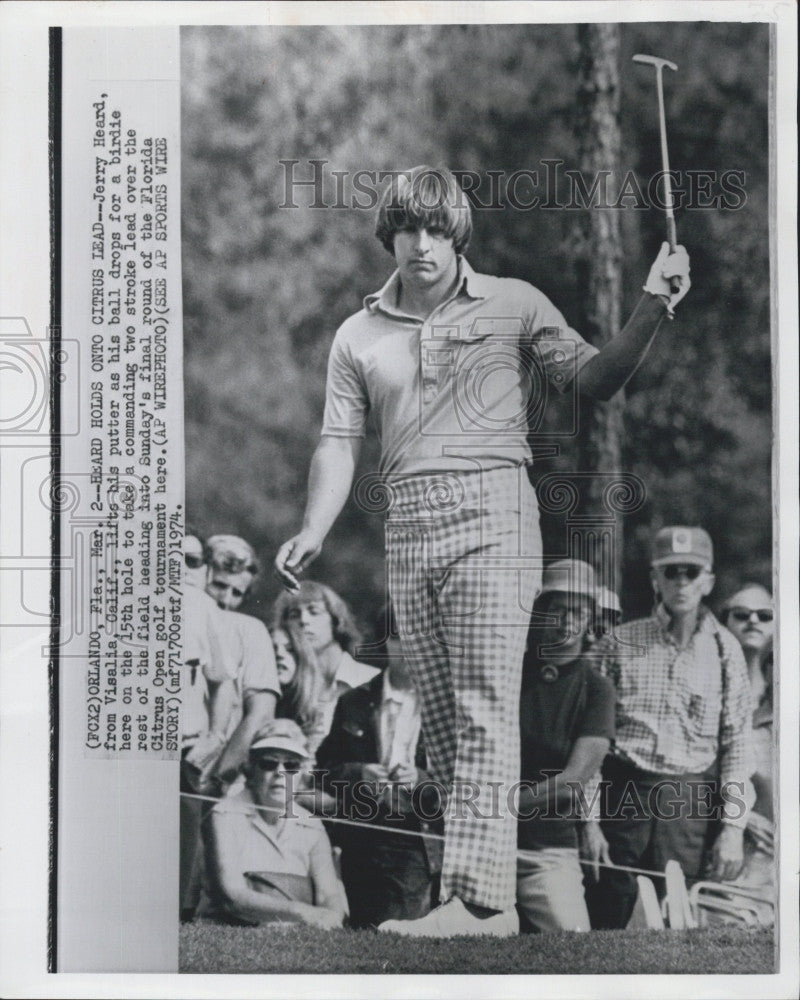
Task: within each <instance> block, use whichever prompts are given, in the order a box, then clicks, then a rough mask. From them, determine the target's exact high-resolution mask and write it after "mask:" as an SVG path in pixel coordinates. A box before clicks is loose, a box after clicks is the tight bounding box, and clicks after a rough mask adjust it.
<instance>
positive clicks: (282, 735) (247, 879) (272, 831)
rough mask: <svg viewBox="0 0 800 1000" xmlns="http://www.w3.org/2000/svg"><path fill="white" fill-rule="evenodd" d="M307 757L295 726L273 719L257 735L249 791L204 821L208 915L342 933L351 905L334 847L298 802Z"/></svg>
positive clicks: (248, 770)
mask: <svg viewBox="0 0 800 1000" xmlns="http://www.w3.org/2000/svg"><path fill="white" fill-rule="evenodd" d="M308 758H309V754H308V747H307V744H306V739H305V736H304V735H303V733H302V731H301V729H300V727H299V726H298V725H297V723H295V722H292V720H291V719H273V720H272V721H271V722H269V723H268V724H267V725H266V726H265V727H264V729H263V730H262V731H261V732H260V733H259V736H258V738H257V739H256V740H255V742H254V743H253V745H252V746H251V748H250V752H249V754H248V759H247V763H246V764H245V765H244V767H243V768H242V771H243V773H244V776H245V787H244V788H243V789H242V790H241V791H240V792H239V793H238V794H231V795H228V796H227V797H226V798H224V799H222V800H221V801H220V802H218V803H217V805H216V806H215V807H214V809H213V811H212V812H211V815H210V817H209V819H208V820H207V822H206V828H205V839H206V852H207V859H208V862H207V863H208V877H209V883H210V895H211V901H212V907H211V908H210V909H209V912H208V913H207V914H206V915H213V916H216V917H218V918H220V919H223V920H226V921H228V922H234V923H245V924H259V923H270V922H275V921H279V922H289V923H303V924H309V925H311V926H314V927H320V928H322V929H332V928H334V927H341V925H342V922H343V920H344V917H345V914H346V913H347V902H346V899H345V894H344V888H343V886H342V884H341V882H340V881H339V878H338V876H337V875H336V869H335V867H334V864H333V855H332V852H331V845H330V841H329V840H328V836H327V834H326V833H325V830H324V828H323V826H322V823H321V821H320V820H319V819H316V818H315V817H313V816H311V815H310V814H309V813H308V812H306V810H305V809H303V808H302V806H299V805H298V804H297V803H296V802H294V799H293V778H294V775H296V774H297V772H298V771H299V770H300V768H301V767H302V766H303V764H304V763H306V762H307V761H308Z"/></svg>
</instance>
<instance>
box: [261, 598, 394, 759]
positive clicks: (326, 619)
mask: <svg viewBox="0 0 800 1000" xmlns="http://www.w3.org/2000/svg"><path fill="white" fill-rule="evenodd" d="M273 624H274V625H275V626H278V627H280V628H284V629H286V631H287V632H288V633H289V635H290V636H291V637H292V640H293V643H294V645H295V648H299V644H301V643H302V642H303V641H305V642H306V643H307V644H308V646H309V647H310V649H311V652H312V653H313V655H314V658H315V661H316V666H317V671H318V673H317V686H316V691H315V698H316V701H317V705H318V707H319V709H320V713H321V714H320V721H319V728H318V731H317V733H316V736H315V739H314V740H312V742H316V744H317V746H318V745H319V743H320V742H321V740H322V739H323V738H324V737H325V736H326V735H327V733H328V732H329V731H330V728H331V723H332V722H333V712H334V709H335V708H336V702H337V699H338V698H339V696H340V695H342V694H344V692H345V691H349V690H350V689H351V688H355V687H359V685H361V684H365V683H366V682H367V681H369V680H371V679H372V678H373V677H374V676H375V675H376V674H377V673H378V670H376V669H375V667H369V666H367V665H366V664H364V663H359V662H358V661H356V660H354V659H353V657H352V653H353V652H354V651H355V647H356V644H357V643H358V642H359V641H360V639H361V635H360V633H359V631H358V629H357V628H356V624H355V622H354V620H353V615H352V612H351V611H350V609H349V608H348V606H347V605H346V604H345V602H344V601H343V600H342V598H341V597H339V595H338V594H336V593H335V592H334V591H333V590H331V588H330V587H326V586H325V584H323V583H314V582H312V581H311V580H305V581H304V582H303V583H301V584H300V588H299V590H298V591H297V592H296V593H291V594H290V593H283V594H281V596H280V597H279V598H278V600H277V601H276V602H275V607H274V610H273Z"/></svg>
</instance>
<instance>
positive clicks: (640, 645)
mask: <svg viewBox="0 0 800 1000" xmlns="http://www.w3.org/2000/svg"><path fill="white" fill-rule="evenodd" d="M713 561H714V551H713V546H712V543H711V538H710V537H709V535H708V533H707V532H706V531H704V530H703V529H702V528H698V527H685V526H673V527H668V528H662V529H661V531H659V532H658V533H657V534H656V536H655V539H654V541H653V549H652V558H651V567H652V570H651V580H652V584H653V589H654V591H655V596H656V608H655V612H654V614H653V615H652V616H651V617H649V618H643V619H639V620H637V621H633V622H628V623H627V624H625V625H620V626H619V627H618V628H617V632H616V637H614V636H607V637H606V638H605V639H604V640H603V641H602V642H601V643H599V644H598V645H597V646H596V647H595V648H596V651H597V653H596V655H598V656H600V657H601V662H600V669H601V672H602V673H604V674H605V675H606V676H608V677H609V678H610V679H611V680H612V681H613V683H614V686H615V687H616V691H617V720H616V722H617V733H616V740H615V747H614V754H613V756H612V757H609V758H608V759H607V761H606V764H605V766H604V768H603V777H604V778H605V779H606V780H608V781H609V782H610V784H609V787H608V794H607V795H606V796H604V803H603V804H604V807H605V817H604V822H603V829H604V832H605V835H606V838H607V839H608V843H609V849H610V853H611V858H612V860H613V861H614V863H615V864H619V865H628V866H634V867H644V868H647V869H651V870H655V871H663V870H664V868H665V865H666V862H667V861H669V860H671V859H675V860H677V861H678V862H679V863H680V865H681V867H682V869H683V872H684V875H685V876H686V877H687V878H688V879H696V878H698V877H699V876H700V875H701V874H705V875H707V876H709V877H711V878H714V879H719V880H729V879H733V878H735V877H736V875H737V874H738V872H739V870H740V868H741V865H742V858H743V855H742V833H743V829H744V826H745V824H746V820H747V816H746V805H745V801H744V797H743V795H744V789H745V783H746V781H747V774H748V766H747V764H748V761H747V758H748V739H749V716H750V692H749V687H748V679H747V670H746V668H745V663H744V658H743V656H742V651H741V648H740V646H739V643H738V642H737V641H736V640H735V638H734V637H733V636H732V635H731V633H730V632H728V630H727V629H726V628H724V627H723V626H722V625H720V623H719V622H718V621H717V619H716V618H715V617H714V616H713V615H712V614H711V612H710V611H709V610H708V608H706V607H705V605H704V604H703V598H704V597H706V596H707V595H708V594H709V593H710V592H711V590H712V588H713V586H714V574H713V572H712V568H713ZM713 818H718V819H719V820H720V821H721V822H719V824H717V823H712V822H711V820H712V819H713ZM712 841H713V846H711V850H710V858H709V864H708V870H707V871H706V872H705V873H704V872H703V871H702V869H703V861H704V854H705V852H706V850H707V849H708V847H709V845H710V844H711V843H712ZM663 888H664V887H663V884H662V880H657V881H656V889H657V890H659V891H662V890H663ZM636 894H637V887H636V882H635V880H634V877H633V876H632V875H631V874H630V873H627V872H620V871H609V870H605V871H604V872H603V873H602V875H601V878H600V882H599V885H598V886H597V887H596V888H591V889H590V890H589V893H588V899H589V903H590V912H591V914H592V923H593V926H596V927H624V926H626V924H627V922H628V920H629V918H630V915H631V912H632V910H633V906H634V903H635V901H636Z"/></svg>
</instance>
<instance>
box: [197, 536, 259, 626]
mask: <svg viewBox="0 0 800 1000" xmlns="http://www.w3.org/2000/svg"><path fill="white" fill-rule="evenodd" d="M206 554H207V562H208V575H207V578H206V593H207V594H209V595H210V596H211V597H213V598H214V600H215V601H216V602H217V604H219V606H220V607H221V608H222V609H223V611H236V610H237V609H238V608H239V606H240V605H241V603H242V601H243V600H244V599H245V597H247V594H248V592H249V590H250V586H251V584H252V583H253V580H255V578H256V577H257V576H258V573H259V569H260V567H259V563H258V559H256V554H255V551H254V549H253V547H252V545H250V543H249V542H246V541H245V540H244V539H243V538H239V536H238V535H212V536H211V538H209V540H208V541H207V542H206Z"/></svg>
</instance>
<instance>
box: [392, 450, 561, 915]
mask: <svg viewBox="0 0 800 1000" xmlns="http://www.w3.org/2000/svg"><path fill="white" fill-rule="evenodd" d="M389 489H390V491H391V495H392V507H391V509H390V512H389V514H388V517H387V520H386V556H387V564H388V575H389V592H390V595H391V598H392V603H393V605H394V611H395V617H396V619H397V628H398V633H399V636H400V640H401V642H402V647H403V655H404V657H405V658H406V660H407V662H408V664H409V666H410V668H411V670H412V671H413V673H414V677H415V680H416V683H417V687H418V690H419V694H420V700H421V705H422V727H423V734H424V737H425V746H426V750H427V755H428V765H429V770H430V771H431V773H432V775H433V777H434V778H435V779H436V780H437V781H439V782H441V784H442V785H443V786H444V787H445V788H446V789H448V790H449V792H450V797H449V800H448V809H447V812H446V813H445V845H444V860H443V869H442V890H441V898H442V900H447V899H449V898H450V897H451V896H454V895H455V896H459V897H460V898H461V899H462V900H464V901H465V902H470V903H475V904H477V905H479V906H486V907H490V908H492V909H498V910H505V909H508V908H509V907H511V906H513V905H514V901H515V897H516V845H517V822H516V819H515V817H514V816H513V814H511V813H510V812H509V810H508V805H507V795H508V789H509V788H510V787H511V786H512V785H513V784H514V782H516V781H517V780H518V779H519V762H520V748H519V692H520V682H521V672H522V657H523V654H524V650H525V639H526V636H527V629H528V623H529V620H530V615H531V609H532V605H533V600H534V598H535V596H536V594H537V593H538V590H539V587H540V583H541V552H542V543H541V535H540V532H539V515H538V508H537V504H536V494H535V492H534V490H533V488H532V487H531V485H530V483H529V481H528V476H527V472H526V470H525V468H524V467H523V466H520V467H513V468H501V469H492V470H489V471H475V472H468V473H450V472H448V473H440V474H436V475H425V476H412V477H406V478H404V479H402V480H399V481H397V482H392V483H391V484H390V485H389Z"/></svg>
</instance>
